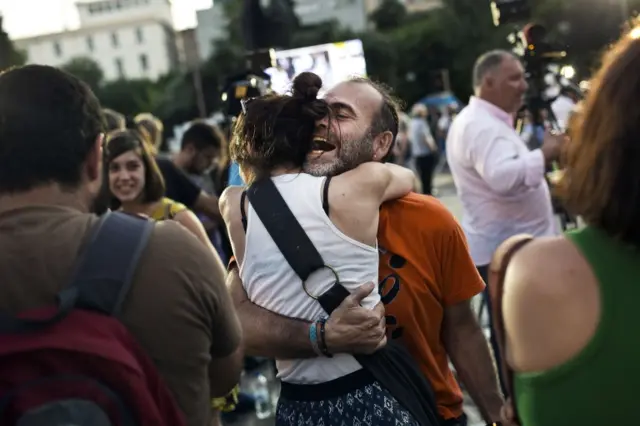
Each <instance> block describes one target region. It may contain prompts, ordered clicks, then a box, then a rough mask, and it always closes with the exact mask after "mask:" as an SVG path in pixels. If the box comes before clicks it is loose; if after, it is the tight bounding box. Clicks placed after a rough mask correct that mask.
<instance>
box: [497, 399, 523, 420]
mask: <svg viewBox="0 0 640 426" xmlns="http://www.w3.org/2000/svg"><path fill="white" fill-rule="evenodd" d="M500 415H501V417H502V424H503V425H504V426H520V425H519V424H518V423H517V422H516V414H515V412H514V410H513V400H512V399H511V398H508V399H507V400H506V401H505V403H504V405H503V406H502V410H501V412H500Z"/></svg>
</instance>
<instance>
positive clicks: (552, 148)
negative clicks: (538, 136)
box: [540, 131, 567, 164]
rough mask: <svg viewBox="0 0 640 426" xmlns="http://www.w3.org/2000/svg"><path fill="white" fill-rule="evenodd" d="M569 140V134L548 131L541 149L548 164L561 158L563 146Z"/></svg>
mask: <svg viewBox="0 0 640 426" xmlns="http://www.w3.org/2000/svg"><path fill="white" fill-rule="evenodd" d="M566 140H567V135H565V134H564V133H563V134H552V133H551V132H549V131H547V132H545V134H544V141H543V143H542V147H541V148H540V150H541V151H542V154H543V155H544V159H545V161H546V162H547V164H549V163H551V162H553V161H556V160H557V159H558V158H560V153H561V151H562V147H563V146H564V144H565V142H566Z"/></svg>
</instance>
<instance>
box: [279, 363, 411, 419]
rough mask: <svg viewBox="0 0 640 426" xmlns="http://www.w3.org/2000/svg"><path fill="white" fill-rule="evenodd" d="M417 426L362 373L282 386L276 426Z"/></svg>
mask: <svg viewBox="0 0 640 426" xmlns="http://www.w3.org/2000/svg"><path fill="white" fill-rule="evenodd" d="M330 425H335V426H343V425H349V426H352V425H353V426H364V425H367V426H372V425H375V426H385V425H393V426H397V425H408V426H419V424H418V422H416V421H415V420H414V419H413V417H412V416H411V414H409V412H408V411H407V410H406V409H405V408H404V407H402V406H401V405H400V404H399V403H398V401H396V400H395V398H393V396H391V394H389V392H387V391H386V390H385V389H383V388H382V386H380V384H379V383H378V382H376V381H375V379H373V377H372V376H371V375H370V374H369V373H368V372H367V371H365V370H359V371H357V372H355V373H352V374H349V375H347V376H344V377H341V378H339V379H336V380H332V381H331V382H326V383H321V384H318V385H295V384H291V383H282V391H281V393H280V400H279V401H278V409H277V412H276V426H330Z"/></svg>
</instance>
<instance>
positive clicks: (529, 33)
mask: <svg viewBox="0 0 640 426" xmlns="http://www.w3.org/2000/svg"><path fill="white" fill-rule="evenodd" d="M491 10H492V13H493V19H494V25H496V26H504V25H513V27H514V32H513V33H512V34H511V35H510V36H509V40H510V42H511V44H512V45H513V51H514V52H515V53H516V54H518V55H519V56H520V57H521V58H522V61H523V63H524V67H525V72H526V74H527V83H528V84H529V92H528V93H527V97H526V101H525V107H526V108H527V109H528V110H529V111H530V112H531V113H532V116H533V121H534V124H535V125H542V124H543V121H544V118H543V111H546V112H547V114H546V115H551V118H552V121H554V122H555V120H554V119H553V113H552V111H551V108H550V104H551V102H553V100H554V99H555V97H556V96H557V94H556V95H555V96H554V95H553V94H550V93H549V92H550V91H549V89H550V87H551V86H556V87H558V86H563V84H564V83H565V82H564V80H563V81H561V80H562V79H561V76H560V75H558V73H557V72H554V71H553V70H552V69H551V65H554V64H559V63H560V62H561V61H563V60H564V59H565V58H566V56H567V53H566V52H565V51H564V49H562V48H561V47H560V46H558V45H555V44H553V43H551V42H550V41H549V35H548V32H547V29H546V28H545V27H544V26H542V25H540V24H536V23H528V24H526V25H524V26H523V27H521V26H520V25H519V24H521V23H522V22H526V21H527V20H529V18H530V13H531V7H530V5H529V1H528V0H494V1H492V2H491ZM556 124H557V123H556Z"/></svg>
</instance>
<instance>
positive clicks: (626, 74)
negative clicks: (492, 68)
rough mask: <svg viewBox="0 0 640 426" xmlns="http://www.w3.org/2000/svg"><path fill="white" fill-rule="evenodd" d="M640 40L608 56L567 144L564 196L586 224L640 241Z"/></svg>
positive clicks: (617, 47)
mask: <svg viewBox="0 0 640 426" xmlns="http://www.w3.org/2000/svg"><path fill="white" fill-rule="evenodd" d="M638 69H640V39H637V38H636V39H634V38H632V37H631V36H629V35H628V36H625V37H623V38H622V39H621V40H620V41H618V42H617V43H616V44H615V45H614V46H613V48H612V49H611V50H610V51H609V52H608V53H607V54H605V56H604V60H603V63H602V67H601V68H600V70H599V71H598V73H597V74H596V76H595V78H594V79H593V80H592V83H591V88H590V91H589V94H588V95H587V98H586V99H585V102H584V109H582V110H581V111H580V113H579V114H578V115H577V116H576V117H575V118H576V124H577V128H576V129H575V130H576V132H575V135H574V137H573V138H572V140H571V142H569V143H568V144H567V147H566V150H565V153H564V154H565V155H564V163H565V166H566V169H565V175H564V177H563V179H562V182H561V185H560V195H561V196H562V198H563V199H564V201H565V205H566V207H567V208H568V209H569V210H570V211H571V212H573V213H575V214H577V215H580V216H582V218H583V219H584V220H585V222H586V223H588V224H589V225H591V226H594V227H597V228H600V229H602V230H604V231H605V232H607V233H608V234H610V235H611V236H613V237H615V238H619V239H621V240H623V241H625V242H628V243H631V244H633V245H635V246H640V221H638V218H639V217H640V174H638V165H639V164H640V144H639V143H638V135H640V104H639V103H638V93H640V77H638Z"/></svg>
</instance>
